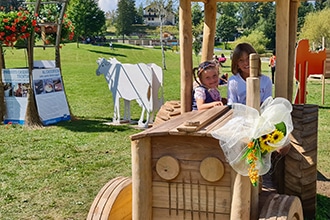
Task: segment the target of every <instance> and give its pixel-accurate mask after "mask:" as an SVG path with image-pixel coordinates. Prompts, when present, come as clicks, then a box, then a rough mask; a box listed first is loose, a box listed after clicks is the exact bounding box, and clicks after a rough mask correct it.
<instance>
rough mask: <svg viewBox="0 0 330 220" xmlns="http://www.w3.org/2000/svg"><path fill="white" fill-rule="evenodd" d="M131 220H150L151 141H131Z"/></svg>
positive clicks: (147, 138)
mask: <svg viewBox="0 0 330 220" xmlns="http://www.w3.org/2000/svg"><path fill="white" fill-rule="evenodd" d="M131 149H132V219H133V220H141V219H144V220H151V219H152V169H151V167H152V163H151V139H150V137H145V138H143V139H140V140H135V141H132V144H131Z"/></svg>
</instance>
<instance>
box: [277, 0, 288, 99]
mask: <svg viewBox="0 0 330 220" xmlns="http://www.w3.org/2000/svg"><path fill="white" fill-rule="evenodd" d="M289 15H290V1H288V0H277V1H276V74H275V97H283V98H288V75H289V74H288V66H289V52H288V51H289V18H290V16H289Z"/></svg>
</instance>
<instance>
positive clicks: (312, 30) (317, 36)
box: [299, 8, 330, 46]
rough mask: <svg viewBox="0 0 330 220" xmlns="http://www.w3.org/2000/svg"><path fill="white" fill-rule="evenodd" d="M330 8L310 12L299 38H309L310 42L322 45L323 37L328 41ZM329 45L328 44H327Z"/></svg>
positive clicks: (329, 37)
mask: <svg viewBox="0 0 330 220" xmlns="http://www.w3.org/2000/svg"><path fill="white" fill-rule="evenodd" d="M329 13H330V8H327V9H324V10H322V11H318V12H314V13H310V14H308V15H307V16H306V19H305V23H304V26H303V27H302V28H301V33H300V35H299V39H303V38H307V39H309V42H310V43H316V44H317V45H318V46H321V45H322V37H324V38H325V39H326V40H327V42H329V39H330V17H329ZM327 45H328V44H327Z"/></svg>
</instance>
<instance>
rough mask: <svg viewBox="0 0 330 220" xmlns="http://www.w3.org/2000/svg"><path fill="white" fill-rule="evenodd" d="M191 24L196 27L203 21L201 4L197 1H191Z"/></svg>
mask: <svg viewBox="0 0 330 220" xmlns="http://www.w3.org/2000/svg"><path fill="white" fill-rule="evenodd" d="M191 17H192V26H193V27H196V26H198V25H199V24H200V23H202V22H203V19H204V17H203V12H202V6H201V5H200V4H198V3H196V2H195V3H193V4H192V7H191Z"/></svg>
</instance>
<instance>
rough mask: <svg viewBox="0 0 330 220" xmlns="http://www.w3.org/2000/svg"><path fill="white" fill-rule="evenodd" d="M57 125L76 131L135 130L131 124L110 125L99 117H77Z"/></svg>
mask: <svg viewBox="0 0 330 220" xmlns="http://www.w3.org/2000/svg"><path fill="white" fill-rule="evenodd" d="M57 126H59V127H63V128H65V129H67V130H70V131H74V132H122V131H128V130H133V128H132V127H130V126H129V125H109V124H106V123H105V121H104V120H97V119H75V120H72V121H69V122H60V123H58V124H57Z"/></svg>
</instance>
